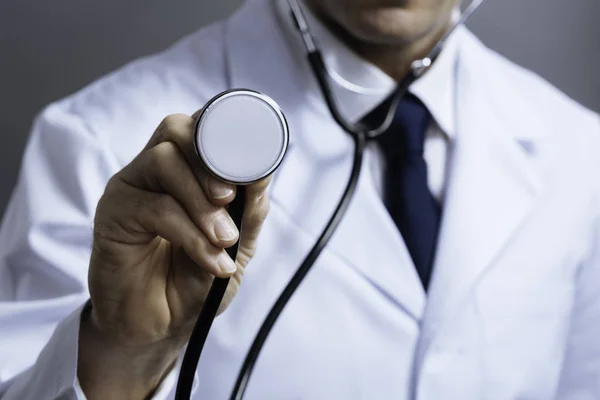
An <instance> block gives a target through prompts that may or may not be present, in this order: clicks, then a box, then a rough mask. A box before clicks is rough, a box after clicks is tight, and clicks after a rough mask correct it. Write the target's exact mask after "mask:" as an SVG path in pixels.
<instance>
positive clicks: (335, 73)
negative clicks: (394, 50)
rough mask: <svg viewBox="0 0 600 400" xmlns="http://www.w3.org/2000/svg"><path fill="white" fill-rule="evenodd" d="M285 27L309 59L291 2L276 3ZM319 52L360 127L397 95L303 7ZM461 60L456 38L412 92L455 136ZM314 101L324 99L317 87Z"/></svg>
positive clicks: (346, 112) (345, 109)
mask: <svg viewBox="0 0 600 400" xmlns="http://www.w3.org/2000/svg"><path fill="white" fill-rule="evenodd" d="M272 1H273V3H274V7H275V10H276V13H277V17H278V19H279V21H280V24H281V27H282V29H283V30H284V32H285V36H286V37H287V38H288V41H289V45H290V47H291V48H292V49H293V51H294V52H296V53H298V54H300V55H303V54H304V52H305V50H304V47H303V45H302V42H301V40H300V37H299V35H298V32H297V30H296V28H295V26H294V23H293V22H292V19H291V17H290V10H289V6H288V3H287V1H286V0H272ZM300 4H301V6H302V7H303V9H304V12H305V15H306V17H307V20H308V21H307V22H308V24H309V25H310V28H311V32H312V33H313V35H314V37H315V39H316V41H317V43H318V45H319V48H320V49H321V52H322V54H323V58H324V60H325V64H326V66H327V72H328V75H329V81H330V83H331V85H332V90H333V92H334V97H335V99H336V104H337V105H338V107H339V109H340V112H341V113H342V115H343V116H344V117H345V118H346V120H348V121H350V122H352V123H357V122H358V121H360V120H361V119H362V118H363V117H364V116H365V115H367V114H368V113H369V112H371V111H372V110H373V109H374V108H375V107H377V106H378V105H379V104H381V103H382V102H383V101H384V100H385V99H386V98H387V97H388V96H389V95H390V94H391V93H392V92H393V91H394V89H395V87H396V82H395V81H394V80H393V79H392V78H391V77H389V76H388V75H387V74H386V73H384V72H383V71H382V70H380V69H379V68H378V67H376V66H375V65H373V64H371V63H369V62H368V61H366V60H364V59H363V58H361V57H360V56H358V55H357V54H356V53H354V52H353V51H352V50H350V49H349V48H348V47H347V46H346V45H344V44H343V43H342V42H341V41H340V40H339V39H337V37H335V36H334V35H333V34H332V33H331V32H330V31H329V30H328V29H327V28H326V27H325V26H324V25H323V24H322V23H321V22H320V21H319V20H318V19H317V18H316V17H315V16H314V15H313V14H312V13H311V12H310V10H309V9H308V7H305V6H304V5H303V2H301V3H300ZM456 54H457V43H456V39H455V35H452V36H451V37H450V38H449V40H448V42H447V43H446V46H445V48H444V51H443V52H442V54H441V55H440V57H439V58H438V59H437V60H436V62H435V64H434V65H433V66H432V67H431V68H430V70H429V71H427V73H426V74H425V75H424V76H423V77H422V78H421V79H419V80H418V81H417V82H415V83H414V84H413V85H412V86H411V88H410V92H411V93H413V94H414V95H415V96H417V97H418V98H419V99H420V100H421V101H422V102H423V103H424V104H425V105H426V106H427V108H428V109H429V111H430V112H431V114H432V116H433V118H434V119H435V121H436V122H437V123H438V125H439V126H440V127H441V129H442V131H443V132H444V133H445V134H446V135H448V136H449V137H450V138H452V137H453V136H454V131H455V121H454V114H453V113H452V109H453V108H454V107H453V101H454V97H455V96H454V89H455V88H454V76H453V75H454V65H455V61H456ZM308 87H309V88H310V91H311V92H313V93H314V96H315V97H317V98H319V97H320V96H321V94H320V91H319V88H318V87H317V85H316V84H314V79H313V84H311V85H310V86H308Z"/></svg>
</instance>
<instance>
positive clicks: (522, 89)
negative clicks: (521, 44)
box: [461, 30, 600, 163]
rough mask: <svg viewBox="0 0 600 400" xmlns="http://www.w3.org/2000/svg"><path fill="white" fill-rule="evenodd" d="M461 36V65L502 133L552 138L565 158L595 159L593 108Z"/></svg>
mask: <svg viewBox="0 0 600 400" xmlns="http://www.w3.org/2000/svg"><path fill="white" fill-rule="evenodd" d="M461 34H462V35H463V36H464V38H463V39H464V40H463V41H462V42H461V43H462V49H461V58H462V59H464V60H465V64H467V65H465V66H464V68H465V69H466V70H467V74H468V75H471V76H477V78H476V79H475V82H476V84H477V85H478V86H479V87H478V88H477V92H478V93H481V96H480V98H481V99H482V101H486V102H489V103H491V104H490V106H491V108H492V109H493V110H494V113H496V114H497V115H498V117H499V118H498V120H499V121H502V123H503V124H506V127H507V128H508V129H507V131H513V132H516V136H523V137H539V138H542V139H543V140H546V141H548V142H551V143H553V144H554V147H558V146H559V147H561V149H562V150H561V151H562V153H563V155H564V157H565V158H571V159H575V158H579V159H581V158H584V159H587V160H588V161H590V162H596V161H598V160H600V157H597V154H598V153H599V152H600V117H599V115H598V114H597V113H596V112H594V111H592V110H590V109H588V108H586V107H584V106H583V105H581V104H579V103H578V102H577V101H575V100H573V99H572V98H570V97H569V96H568V95H566V94H565V93H563V92H562V91H561V90H559V89H558V88H556V87H555V86H553V85H552V84H551V83H549V82H548V81H546V80H545V79H543V78H542V77H540V76H539V75H537V74H536V73H534V72H532V71H529V70H527V69H526V68H523V67H522V66H520V65H517V64H516V63H514V62H512V61H510V60H508V59H506V58H505V57H504V56H502V55H500V54H498V53H497V52H495V51H493V50H491V49H489V48H488V47H486V46H485V45H483V44H482V43H481V42H480V41H479V40H478V39H477V38H476V37H475V36H474V35H473V34H472V33H470V32H469V31H467V30H464V31H463V32H461ZM594 160H595V161H594ZM596 163H597V162H596Z"/></svg>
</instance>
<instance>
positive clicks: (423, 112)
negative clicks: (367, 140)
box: [364, 93, 431, 156]
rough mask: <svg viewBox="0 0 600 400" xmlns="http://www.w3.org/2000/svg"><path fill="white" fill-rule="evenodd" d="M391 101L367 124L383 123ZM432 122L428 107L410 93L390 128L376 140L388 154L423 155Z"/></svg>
mask: <svg viewBox="0 0 600 400" xmlns="http://www.w3.org/2000/svg"><path fill="white" fill-rule="evenodd" d="M390 102H391V99H389V100H387V101H385V102H384V103H382V104H381V105H380V106H378V107H377V108H376V109H375V110H373V111H372V112H371V113H370V114H369V115H368V116H367V117H366V118H365V120H364V121H365V122H367V123H369V124H371V125H376V124H379V123H381V121H383V119H384V118H385V115H386V114H387V112H388V111H389V107H390ZM430 121H431V114H430V113H429V110H427V107H426V106H425V105H424V104H423V102H421V100H419V99H418V98H417V97H416V96H414V95H413V94H410V93H408V94H407V95H406V96H405V97H404V98H403V99H402V100H401V101H400V103H399V104H398V107H397V108H396V113H395V114H394V119H393V121H392V124H391V125H390V127H389V128H388V129H387V131H385V132H384V133H383V134H381V135H380V136H379V137H378V138H377V139H376V140H377V141H378V142H379V144H380V145H381V148H382V150H383V151H384V152H386V153H388V152H389V153H396V154H399V153H402V154H412V155H419V156H421V155H423V145H424V143H425V132H426V131H427V127H428V126H429V122H430Z"/></svg>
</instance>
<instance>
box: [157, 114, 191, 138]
mask: <svg viewBox="0 0 600 400" xmlns="http://www.w3.org/2000/svg"><path fill="white" fill-rule="evenodd" d="M190 121H191V118H190V117H189V116H187V115H185V114H171V115H168V116H166V117H165V118H164V119H163V120H162V122H161V123H160V125H159V126H158V131H159V134H160V136H161V138H163V139H164V140H168V139H169V138H173V137H177V136H181V135H184V134H185V133H186V132H187V128H188V126H189V124H190Z"/></svg>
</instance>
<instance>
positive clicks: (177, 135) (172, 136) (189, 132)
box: [146, 112, 236, 206]
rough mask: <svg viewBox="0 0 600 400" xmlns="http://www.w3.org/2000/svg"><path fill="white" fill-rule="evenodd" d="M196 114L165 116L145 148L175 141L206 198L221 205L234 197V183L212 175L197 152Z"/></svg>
mask: <svg viewBox="0 0 600 400" xmlns="http://www.w3.org/2000/svg"><path fill="white" fill-rule="evenodd" d="M197 114H198V115H199V112H197V113H196V114H194V116H195V117H189V116H187V115H184V114H173V115H170V116H168V117H166V118H165V119H164V120H163V121H162V122H161V124H160V125H159V126H158V128H157V129H156V132H155V133H154V135H153V136H152V138H151V139H150V141H149V142H148V144H147V145H146V149H151V148H153V147H155V146H157V145H159V144H160V143H163V142H173V143H175V144H176V145H177V147H178V148H179V150H180V151H181V152H182V153H183V155H184V156H185V158H186V160H187V162H188V163H189V164H190V166H191V167H192V171H193V172H194V175H195V176H196V179H197V180H198V182H199V183H200V186H201V187H202V190H204V193H205V194H206V197H207V199H209V200H210V201H211V202H212V203H213V204H214V205H217V206H223V205H226V204H229V203H230V202H231V201H232V200H233V199H234V197H235V192H236V188H235V186H234V185H231V184H229V183H226V182H223V181H221V180H219V179H217V178H215V177H214V176H212V175H211V174H210V173H209V172H208V171H207V170H206V168H205V167H204V165H203V163H202V160H201V159H200V156H199V155H198V154H197V152H196V147H195V143H194V134H195V133H194V127H195V121H196V118H197Z"/></svg>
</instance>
